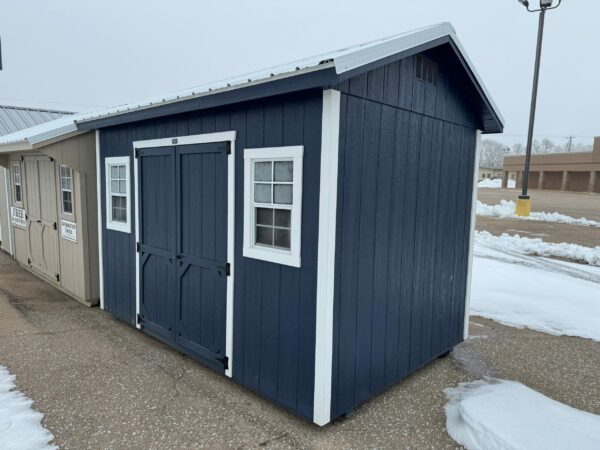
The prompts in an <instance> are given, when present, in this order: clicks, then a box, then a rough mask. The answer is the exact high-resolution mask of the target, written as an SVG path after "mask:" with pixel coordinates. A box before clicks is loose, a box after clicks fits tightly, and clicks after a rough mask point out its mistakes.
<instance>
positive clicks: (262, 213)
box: [256, 208, 273, 225]
mask: <svg viewBox="0 0 600 450" xmlns="http://www.w3.org/2000/svg"><path fill="white" fill-rule="evenodd" d="M256 223H257V224H259V225H273V210H272V209H270V208H256Z"/></svg>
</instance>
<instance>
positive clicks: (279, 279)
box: [100, 90, 322, 419]
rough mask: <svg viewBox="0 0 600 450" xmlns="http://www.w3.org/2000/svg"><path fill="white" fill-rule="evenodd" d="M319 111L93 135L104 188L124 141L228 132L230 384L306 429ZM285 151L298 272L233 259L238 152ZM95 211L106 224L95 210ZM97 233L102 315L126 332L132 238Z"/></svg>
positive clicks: (281, 109)
mask: <svg viewBox="0 0 600 450" xmlns="http://www.w3.org/2000/svg"><path fill="white" fill-rule="evenodd" d="M321 110H322V92H321V91H320V90H319V91H310V92H303V93H299V94H296V95H288V96H281V97H274V98H271V99H268V100H262V101H256V102H248V103H242V104H236V105H232V106H229V107H224V108H219V109H212V110H207V111H200V112H194V113H185V114H180V115H176V116H170V117H168V118H164V119H153V120H147V121H143V122H137V123H133V124H130V125H122V126H118V127H112V128H106V129H102V130H101V133H100V140H101V145H100V147H101V167H100V170H101V172H102V174H101V176H102V180H105V174H104V158H106V157H110V156H132V143H133V141H136V140H145V139H156V138H165V137H173V136H184V135H192V134H203V133H212V132H217V131H230V130H235V131H236V132H237V141H236V145H235V157H236V162H235V164H236V167H235V198H236V204H235V259H234V265H233V272H234V332H233V339H234V343H233V344H234V348H233V362H232V367H233V377H234V378H235V379H236V380H237V381H239V382H240V383H242V384H244V385H246V386H248V387H250V388H251V389H253V390H254V391H256V392H259V393H260V394H262V395H264V396H266V397H268V398H270V399H271V400H274V401H275V402H277V403H279V404H281V405H283V406H285V407H288V408H290V409H292V410H295V411H296V412H298V413H299V414H301V415H303V416H305V417H307V418H308V419H311V418H312V414H313V387H314V360H315V307H316V305H315V301H316V275H317V247H316V246H317V241H318V239H317V237H318V236H317V234H318V205H319V175H320V145H321V113H322V111H321ZM287 145H304V168H303V171H304V182H303V205H302V249H301V257H302V266H301V268H294V267H288V266H282V265H278V264H273V263H269V262H263V261H258V260H255V259H250V258H244V257H242V243H243V235H242V234H243V222H242V220H243V198H244V195H243V194H244V192H243V167H244V164H243V149H244V148H253V147H274V146H287ZM131 167H133V164H132V165H131ZM131 178H133V174H131ZM131 189H132V192H133V185H132V186H131ZM105 196H106V192H105V183H104V182H103V183H102V198H103V199H105V198H106V197H105ZM102 210H103V217H106V211H105V202H104V201H103V202H102ZM132 224H135V218H133V221H132ZM102 231H103V255H104V256H103V257H104V266H103V270H104V307H105V309H106V310H108V311H110V312H111V313H113V314H114V315H116V316H117V317H119V318H120V319H121V320H124V321H125V322H128V323H130V324H132V325H133V324H134V323H135V317H134V315H135V257H136V252H135V244H136V243H135V233H134V231H132V233H131V234H127V233H122V232H118V231H113V230H107V229H106V224H105V223H103V224H102Z"/></svg>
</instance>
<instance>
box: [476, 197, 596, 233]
mask: <svg viewBox="0 0 600 450" xmlns="http://www.w3.org/2000/svg"><path fill="white" fill-rule="evenodd" d="M515 207H516V205H515V202H513V201H512V200H500V203H499V204H498V205H491V206H490V205H486V204H485V203H481V202H480V201H479V200H477V215H478V216H488V217H508V218H511V219H522V220H534V221H539V222H559V223H569V224H572V225H585V226H589V227H600V222H596V221H595V220H588V219H586V218H585V217H582V218H580V219H576V218H574V217H571V216H565V215H564V214H559V213H557V212H553V213H546V212H531V214H529V217H519V216H517V215H516V214H515Z"/></svg>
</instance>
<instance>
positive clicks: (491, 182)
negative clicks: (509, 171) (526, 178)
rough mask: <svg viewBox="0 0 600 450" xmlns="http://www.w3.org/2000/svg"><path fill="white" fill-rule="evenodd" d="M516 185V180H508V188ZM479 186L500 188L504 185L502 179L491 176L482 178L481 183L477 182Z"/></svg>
mask: <svg viewBox="0 0 600 450" xmlns="http://www.w3.org/2000/svg"><path fill="white" fill-rule="evenodd" d="M515 186H516V182H515V180H508V182H507V186H506V187H507V188H509V189H514V188H515ZM477 187H480V188H492V189H499V188H501V187H502V179H500V178H495V179H493V180H491V179H489V178H486V179H485V180H481V181H480V182H479V183H477Z"/></svg>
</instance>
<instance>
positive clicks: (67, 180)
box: [59, 165, 73, 215]
mask: <svg viewBox="0 0 600 450" xmlns="http://www.w3.org/2000/svg"><path fill="white" fill-rule="evenodd" d="M59 171H60V194H61V200H62V212H63V213H65V214H70V215H73V172H72V171H71V168H70V167H67V166H63V165H61V166H60V167H59Z"/></svg>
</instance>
